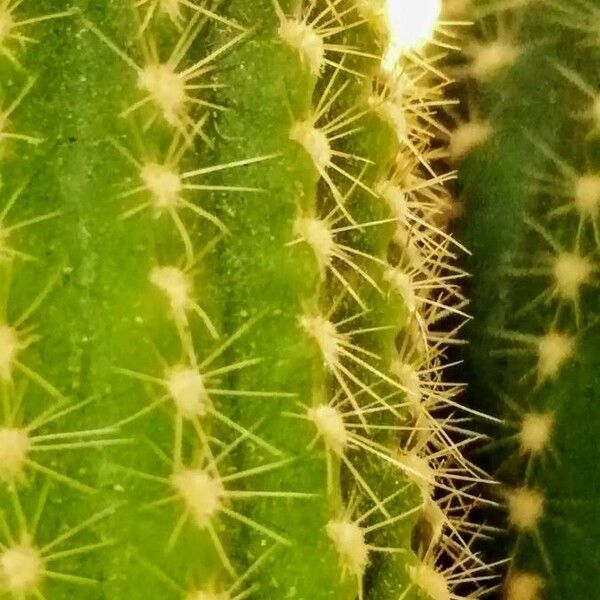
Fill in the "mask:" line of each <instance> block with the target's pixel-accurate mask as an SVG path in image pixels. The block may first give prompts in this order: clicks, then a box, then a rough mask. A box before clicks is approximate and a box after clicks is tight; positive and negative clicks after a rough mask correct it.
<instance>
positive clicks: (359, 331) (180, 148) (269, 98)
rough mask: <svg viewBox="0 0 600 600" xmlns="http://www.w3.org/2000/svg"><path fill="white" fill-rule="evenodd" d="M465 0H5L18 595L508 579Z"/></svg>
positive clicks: (1, 566) (13, 592)
mask: <svg viewBox="0 0 600 600" xmlns="http://www.w3.org/2000/svg"><path fill="white" fill-rule="evenodd" d="M441 8H442V7H441V4H440V3H439V2H437V1H433V0H428V1H426V2H425V1H423V0H418V1H417V0H414V1H412V0H411V1H405V2H391V1H390V2H387V1H384V0H361V1H359V2H355V1H354V0H298V1H295V0H294V1H287V0H286V1H284V0H280V1H277V0H255V1H252V2H249V1H248V0H231V1H228V2H221V1H219V0H214V1H209V0H189V1H188V0H137V1H135V2H115V1H112V0H106V1H104V0H103V1H98V0H76V1H74V2H64V1H63V0H39V1H36V2H33V1H31V2H30V1H27V0H25V1H20V0H14V1H13V0H6V1H4V2H1V3H0V50H1V52H0V53H1V57H0V59H1V61H0V84H1V98H2V104H1V106H2V112H1V128H0V145H1V148H2V162H1V165H0V176H1V183H2V187H1V189H0V194H1V198H2V200H1V204H0V211H1V212H0V218H1V221H0V223H1V229H0V233H1V236H0V244H1V245H0V257H1V258H2V316H1V320H0V380H1V381H0V389H1V392H2V412H1V416H2V421H1V422H0V485H1V491H0V498H1V512H0V596H1V597H2V598H9V599H11V600H29V599H30V598H33V599H37V600H40V599H46V600H59V599H61V598H65V599H66V598H69V599H74V598H77V599H81V600H84V599H100V598H107V599H111V600H114V599H117V598H119V599H121V598H122V599H125V598H127V599H128V600H136V599H142V598H144V599H145V600H149V599H152V598H161V599H163V598H173V599H176V598H180V599H182V600H241V599H242V598H247V597H248V598H249V597H254V598H261V599H268V598H273V599H283V598H288V599H297V600H302V599H305V600H316V599H320V598H323V599H325V598H332V599H334V598H335V599H338V598H339V599H342V598H348V599H349V600H352V599H355V598H360V599H362V598H375V599H378V600H383V599H387V598H390V599H394V600H397V599H399V598H401V599H402V600H411V599H413V598H430V599H433V600H450V599H452V598H457V597H469V598H478V597H480V596H482V595H483V594H484V593H485V592H486V591H487V590H489V588H490V585H491V584H490V581H493V578H494V570H493V567H492V566H488V565H487V564H486V563H485V562H484V561H483V560H482V559H481V558H480V557H479V556H478V555H477V553H476V550H475V548H474V542H475V541H476V540H477V539H478V538H479V537H481V536H482V534H483V529H482V526H481V525H480V524H479V523H478V522H476V521H475V520H474V518H473V516H472V515H473V510H474V508H475V507H476V506H479V505H480V504H482V505H483V503H484V501H481V500H480V496H481V490H480V488H479V487H478V484H479V483H481V482H482V481H484V480H486V476H485V474H484V473H483V472H482V471H481V470H480V469H479V468H478V467H475V466H474V465H473V464H472V463H471V462H470V461H469V460H468V459H467V458H465V456H463V450H464V449H465V448H466V447H468V446H469V445H470V444H471V443H472V442H473V441H475V440H477V439H478V438H479V437H480V434H479V433H477V432H475V431H472V430H471V425H470V417H472V416H473V414H474V413H475V414H478V413H477V412H475V411H470V412H469V410H466V411H463V410H462V409H461V408H460V404H459V400H458V395H459V394H460V392H461V391H462V388H463V386H462V384H460V383H454V382H453V381H452V379H451V378H450V376H449V375H447V371H448V369H449V367H450V366H451V365H450V364H449V360H448V348H449V347H452V346H454V345H457V344H460V343H461V341H460V331H461V329H462V326H463V324H464V322H465V319H466V315H465V313H464V312H463V311H464V306H465V299H464V296H463V294H462V292H461V289H460V284H461V281H462V279H463V278H464V273H463V271H462V269H461V268H460V267H459V266H457V264H456V261H457V259H458V257H459V256H460V255H461V254H462V252H463V250H462V248H461V246H460V245H459V244H458V243H457V242H455V241H454V240H453V239H452V237H451V236H450V235H449V234H448V233H447V232H446V231H445V227H446V224H447V223H448V221H449V216H450V215H452V214H453V213H454V212H455V208H456V207H455V205H454V203H453V201H452V199H451V196H450V194H449V192H448V190H447V185H448V183H449V182H450V181H451V180H452V179H453V178H454V173H452V172H449V171H448V169H447V168H446V167H444V157H445V154H446V149H445V144H446V141H447V139H448V135H449V131H448V129H447V128H446V127H445V126H444V125H443V124H442V123H441V122H440V120H438V118H437V116H438V113H439V112H440V111H441V110H442V109H444V108H445V107H447V106H448V105H451V104H452V103H453V102H454V101H453V100H452V98H451V97H449V96H447V95H446V91H447V88H448V85H449V83H450V78H448V77H447V76H445V75H444V74H443V73H442V70H441V68H440V65H441V61H442V59H443V58H444V56H445V55H446V54H447V53H448V51H449V50H451V49H452V48H453V47H454V45H455V40H456V36H457V35H458V32H459V31H460V30H461V27H462V26H461V24H454V25H453V24H452V23H450V22H447V21H444V20H443V17H441V15H440V11H441Z"/></svg>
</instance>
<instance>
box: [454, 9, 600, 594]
mask: <svg viewBox="0 0 600 600" xmlns="http://www.w3.org/2000/svg"><path fill="white" fill-rule="evenodd" d="M507 4H508V3H502V2H487V3H473V5H472V7H471V8H470V9H469V10H468V14H470V16H471V17H474V20H475V21H479V22H478V24H477V28H476V29H477V31H478V34H475V35H477V36H478V40H479V42H478V44H479V45H478V46H475V45H474V46H473V48H475V47H477V48H488V49H491V48H492V41H493V40H494V39H495V31H496V30H497V29H500V30H501V31H504V39H508V40H509V41H511V45H512V47H513V49H517V50H519V52H515V53H513V57H514V60H509V61H507V62H506V63H505V65H504V68H502V69H496V68H494V69H491V70H490V71H489V72H488V74H487V76H486V77H485V78H481V77H479V78H477V77H474V72H473V70H472V67H473V65H474V64H475V62H474V60H473V58H471V59H470V60H468V61H467V62H466V63H465V65H464V67H462V68H461V70H462V71H463V73H465V74H467V75H468V76H469V77H468V84H467V85H468V89H469V99H470V103H471V108H472V115H471V119H472V121H471V123H479V124H482V123H485V124H486V126H487V128H488V129H487V133H486V134H485V135H483V136H481V137H480V139H479V140H475V139H474V138H470V141H471V142H472V143H470V144H464V143H463V144H462V146H463V147H464V148H467V147H468V151H467V150H465V151H464V152H463V153H458V154H462V156H460V158H459V163H458V164H459V179H460V185H461V189H462V195H463V197H464V200H465V217H464V224H463V237H462V239H464V241H465V243H466V244H468V245H469V247H470V248H471V249H472V252H473V254H472V258H471V260H470V262H469V270H470V272H471V273H472V274H473V279H472V282H471V285H470V286H469V291H470V295H471V298H472V305H471V310H472V314H473V316H474V319H473V322H472V325H471V327H470V329H469V337H470V341H471V344H470V351H469V353H468V358H469V361H468V362H469V373H468V376H467V377H468V379H469V381H470V383H471V388H470V390H471V394H472V397H473V399H477V402H479V405H480V406H481V407H482V410H486V411H488V412H489V413H490V414H495V415H497V416H499V417H501V418H502V420H503V428H502V429H501V430H498V429H496V430H494V431H493V432H492V435H493V437H494V439H495V440H497V442H496V443H494V444H492V445H491V446H490V452H489V460H490V465H491V466H490V470H491V471H492V472H494V473H495V474H496V475H497V477H498V478H499V479H500V481H501V482H502V483H503V484H504V485H503V490H504V494H503V496H504V499H505V504H506V512H505V513H503V516H502V525H503V526H504V527H506V529H507V535H506V538H505V539H506V545H504V544H499V543H498V542H496V544H495V546H496V547H495V549H494V552H498V553H499V554H500V555H502V554H503V553H506V555H509V556H511V558H512V561H511V563H510V569H509V573H508V574H507V578H506V580H505V583H504V585H503V590H502V597H503V598H505V600H541V599H546V600H554V599H558V598H583V597H586V596H587V595H588V594H591V595H594V594H595V593H596V591H595V590H597V589H598V586H599V585H600V572H599V571H598V564H599V560H600V556H599V554H598V543H597V540H598V539H599V538H598V536H599V535H600V510H599V505H598V485H597V482H598V478H599V475H600V472H599V470H598V458H599V453H598V446H597V442H596V439H597V432H598V430H599V428H600V410H599V408H598V402H597V397H598V393H599V391H600V380H599V378H598V377H599V376H598V374H599V373H600V364H599V361H598V356H599V339H600V336H599V335H598V333H599V330H598V315H599V314H600V304H599V302H598V299H599V296H598V283H599V281H598V267H599V264H598V249H599V246H598V242H599V239H598V227H599V222H598V215H599V212H598V209H599V206H600V203H599V202H600V193H599V192H600V187H599V186H598V182H599V181H600V179H598V168H599V162H598V158H599V155H598V148H599V145H598V131H599V130H598V113H597V108H598V96H597V89H598V84H599V83H600V81H599V79H598V73H599V66H600V53H599V47H598V38H597V35H596V37H594V33H593V29H594V27H597V22H598V18H597V16H598V10H599V5H598V3H597V2H572V3H571V2H563V1H562V0H556V1H554V0H549V1H548V2H529V3H525V2H521V3H520V4H519V5H517V3H513V7H512V8H510V7H509V8H508V9H506V5H507ZM503 5H504V8H502V6H503ZM593 15H595V16H593ZM499 24H500V25H499ZM585 24H587V25H585ZM592 24H593V25H592ZM586 26H589V28H590V29H589V33H586V29H585V27H586ZM578 27H579V28H578ZM507 32H510V36H508V37H507V36H506V33H507ZM467 48H468V45H467ZM482 54H483V53H481V54H480V56H481V55H482ZM508 55H509V53H505V54H504V56H508ZM473 56H475V55H474V54H472V55H471V57H473ZM489 63H491V61H489ZM499 64H500V62H497V63H496V65H497V66H498V65H499ZM584 82H586V83H584ZM594 111H596V112H594ZM471 129H472V130H474V129H475V128H474V127H473V126H472V127H471ZM466 131H467V129H466V128H463V129H462V133H463V134H464V133H465V132H466ZM463 142H464V140H463ZM457 158H458V157H457ZM565 165H568V167H566V166H565ZM568 169H572V171H569V170H568ZM567 173H573V178H572V179H571V180H569V177H570V175H568V174H567ZM583 175H589V176H593V177H595V179H594V178H593V177H592V178H588V179H583V178H580V177H581V176H583ZM577 184H579V185H578V186H577ZM561 205H566V206H567V207H568V210H563V211H561V210H557V209H558V208H559V207H560V206H561ZM569 253H571V254H569ZM542 294H543V296H542ZM548 333H553V334H556V333H559V334H561V336H568V337H556V336H554V337H546V338H541V336H545V335H547V334H548ZM543 339H545V344H541V345H540V342H541V341H543ZM567 340H569V343H568V344H567V343H566V342H567ZM536 343H537V344H538V346H537V349H536ZM536 354H537V357H536ZM536 362H537V364H536ZM473 402H475V400H473Z"/></svg>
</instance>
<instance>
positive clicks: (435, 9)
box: [373, 0, 442, 72]
mask: <svg viewBox="0 0 600 600" xmlns="http://www.w3.org/2000/svg"><path fill="white" fill-rule="evenodd" d="M375 1H376V0H373V2H375ZM383 4H384V7H383V18H384V20H385V24H386V27H387V29H388V32H389V33H388V36H389V40H388V46H387V49H386V51H385V54H384V57H383V61H382V66H383V68H384V69H385V70H386V71H390V72H391V71H393V70H394V69H395V67H396V65H397V64H398V61H399V60H400V58H401V57H402V55H404V54H405V53H406V52H408V51H411V50H420V49H421V48H422V47H423V46H425V45H427V44H428V43H429V42H430V41H431V40H432V38H433V34H434V33H435V30H436V28H437V26H438V21H439V18H440V14H441V12H442V0H423V1H422V2H419V3H418V4H417V3H415V2H410V1H409V0H408V1H406V0H405V1H401V2H394V1H393V0H384V2H383Z"/></svg>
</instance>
